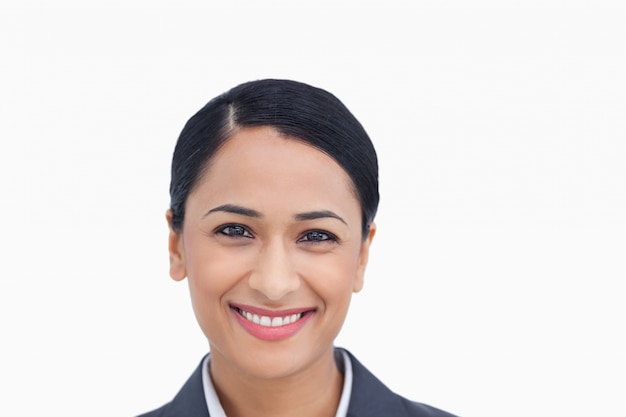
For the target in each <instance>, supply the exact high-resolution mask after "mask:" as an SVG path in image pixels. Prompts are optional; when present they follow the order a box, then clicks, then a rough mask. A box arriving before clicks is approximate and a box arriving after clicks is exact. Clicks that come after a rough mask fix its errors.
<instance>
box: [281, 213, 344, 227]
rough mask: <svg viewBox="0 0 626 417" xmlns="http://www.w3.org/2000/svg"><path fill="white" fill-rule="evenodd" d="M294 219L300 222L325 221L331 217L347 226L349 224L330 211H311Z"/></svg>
mask: <svg viewBox="0 0 626 417" xmlns="http://www.w3.org/2000/svg"><path fill="white" fill-rule="evenodd" d="M293 217H294V218H295V219H296V220H298V221H305V220H315V219H324V218H328V217H330V218H333V219H337V220H339V221H340V222H341V223H343V224H345V225H346V226H347V225H348V223H346V221H345V220H344V219H342V218H341V217H340V216H339V215H338V214H335V213H333V212H332V211H330V210H319V211H309V212H306V213H298V214H296V215H295V216H293Z"/></svg>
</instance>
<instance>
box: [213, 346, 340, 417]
mask: <svg viewBox="0 0 626 417" xmlns="http://www.w3.org/2000/svg"><path fill="white" fill-rule="evenodd" d="M341 354H342V356H343V369H344V374H343V390H342V391H341V399H340V400H339V407H337V413H336V414H335V417H346V416H347V415H348V406H349V405H350V394H352V363H351V362H350V358H349V357H348V354H347V353H346V352H345V351H343V350H342V351H341ZM210 358H211V355H207V356H206V357H205V358H204V361H202V369H203V372H202V386H203V387H204V398H205V399H206V405H207V408H208V409H209V415H210V416H211V417H227V416H226V413H224V409H223V408H222V404H220V399H219V398H218V397H217V392H215V387H214V386H213V381H211V378H210V377H209V360H210Z"/></svg>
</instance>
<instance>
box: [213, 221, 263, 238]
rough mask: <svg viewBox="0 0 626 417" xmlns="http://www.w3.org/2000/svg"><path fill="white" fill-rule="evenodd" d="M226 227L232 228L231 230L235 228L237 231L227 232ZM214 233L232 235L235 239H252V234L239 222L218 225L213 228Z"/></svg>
mask: <svg viewBox="0 0 626 417" xmlns="http://www.w3.org/2000/svg"><path fill="white" fill-rule="evenodd" d="M228 229H233V230H234V229H237V232H236V233H232V232H231V233H229V232H227V230H228ZM215 233H218V234H222V235H224V236H227V237H232V238H235V239H239V238H247V239H254V236H253V235H252V233H251V232H250V231H249V230H248V229H247V228H246V227H245V226H242V225H240V224H225V225H223V226H220V227H218V228H217V229H216V230H215Z"/></svg>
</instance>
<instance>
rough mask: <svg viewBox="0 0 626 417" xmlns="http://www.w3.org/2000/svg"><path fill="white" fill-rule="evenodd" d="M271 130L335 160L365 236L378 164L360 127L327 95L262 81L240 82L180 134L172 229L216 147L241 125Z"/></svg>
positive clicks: (372, 212) (284, 82)
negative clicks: (343, 173)
mask: <svg viewBox="0 0 626 417" xmlns="http://www.w3.org/2000/svg"><path fill="white" fill-rule="evenodd" d="M255 126H271V127H273V128H274V129H276V130H277V131H278V132H280V133H281V134H282V135H285V136H287V137H292V138H294V139H296V140H300V141H302V142H304V143H307V144H309V145H311V146H313V147H315V148H317V149H319V150H320V151H322V152H324V153H325V154H327V155H328V156H330V157H331V158H333V159H334V160H335V161H336V162H337V163H338V164H339V165H340V166H341V167H342V168H343V169H344V170H345V171H346V173H347V174H348V176H349V177H350V178H351V180H352V182H353V186H354V190H355V194H356V196H357V197H358V199H359V202H360V205H361V212H362V227H363V237H365V236H366V234H367V231H368V229H369V225H370V223H371V222H372V220H373V219H374V216H375V214H376V209H377V208H378V201H379V194H378V161H377V157H376V151H375V150H374V146H373V144H372V142H371V140H370V138H369V136H368V135H367V133H366V132H365V129H363V126H361V124H360V123H359V121H358V120H357V119H356V118H355V117H354V116H353V115H352V113H351V112H350V111H349V110H348V109H347V108H346V106H345V105H344V104H343V103H342V102H341V101H339V99H337V98H336V97H335V96H334V95H332V94H331V93H329V92H327V91H325V90H322V89H320V88H316V87H312V86H310V85H307V84H304V83H301V82H296V81H290V80H275V79H266V80H258V81H250V82H247V83H243V84H240V85H238V86H236V87H234V88H233V89H231V90H229V91H227V92H226V93H224V94H221V95H219V96H217V97H215V98H214V99H212V100H211V101H209V102H208V103H207V104H206V105H205V106H204V107H203V108H202V109H200V110H199V111H198V112H197V113H196V114H195V115H193V116H192V117H191V118H190V119H189V120H188V121H187V123H186V124H185V126H184V128H183V130H182V131H181V133H180V136H179V138H178V141H177V143H176V148H175V149H174V156H173V158H172V178H171V183H170V198H171V201H170V209H171V210H172V213H173V214H172V228H173V229H174V230H175V231H177V232H180V231H181V230H182V225H183V220H184V216H185V203H186V201H187V197H188V196H189V193H190V192H191V191H192V190H193V188H194V187H195V185H196V184H197V182H198V181H199V179H200V178H201V177H202V175H203V174H204V172H205V171H206V168H207V167H208V165H209V162H210V160H211V158H212V157H213V156H214V155H215V153H216V152H217V151H218V150H219V149H220V147H221V146H222V145H223V144H224V143H225V142H226V141H227V140H228V139H229V138H230V137H231V136H232V135H233V134H234V133H235V132H236V131H237V130H238V129H241V128H245V127H255Z"/></svg>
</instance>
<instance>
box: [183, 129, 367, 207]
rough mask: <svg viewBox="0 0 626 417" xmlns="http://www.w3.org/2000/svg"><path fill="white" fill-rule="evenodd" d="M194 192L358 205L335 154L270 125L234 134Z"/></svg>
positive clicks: (345, 173) (348, 180) (225, 197)
mask: <svg viewBox="0 0 626 417" xmlns="http://www.w3.org/2000/svg"><path fill="white" fill-rule="evenodd" d="M196 193H201V194H205V195H207V198H209V197H213V198H219V199H222V200H223V199H228V198H235V199H247V200H253V199H256V200H259V201H262V200H266V199H267V198H269V197H270V196H271V197H272V198H275V199H277V200H280V201H282V202H289V203H290V204H294V201H293V200H295V199H297V198H300V199H302V200H304V199H306V200H311V199H318V200H319V201H320V202H321V201H327V202H330V200H333V201H332V202H333V203H334V204H339V203H341V202H342V201H344V200H345V202H349V203H351V204H354V203H355V202H356V204H357V205H358V201H357V199H356V194H355V192H354V187H353V183H352V180H351V179H350V177H349V176H348V174H347V172H346V171H345V170H344V169H343V168H342V167H341V166H340V165H339V164H338V163H337V162H336V161H335V160H334V159H333V158H331V157H330V156H328V155H327V154H325V153H324V152H322V151H320V150H319V149H317V148H315V147H313V146H311V145H309V144H307V143H306V142H304V141H302V140H299V139H297V138H291V137H286V136H284V135H282V134H281V133H279V132H278V131H277V130H275V129H274V128H271V127H267V126H263V127H253V128H244V129H241V130H238V131H237V132H235V133H234V134H233V135H232V136H231V138H230V139H228V140H227V141H226V142H225V143H224V145H223V146H222V147H221V148H220V149H219V150H218V151H217V152H216V153H215V155H214V156H213V157H212V158H211V160H210V162H209V164H208V165H207V168H206V169H205V171H204V173H203V175H202V177H201V179H200V181H199V182H198V185H197V187H195V189H194V191H193V192H192V194H196ZM286 194H287V195H286ZM190 197H191V195H190ZM251 202H252V203H254V201H251Z"/></svg>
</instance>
